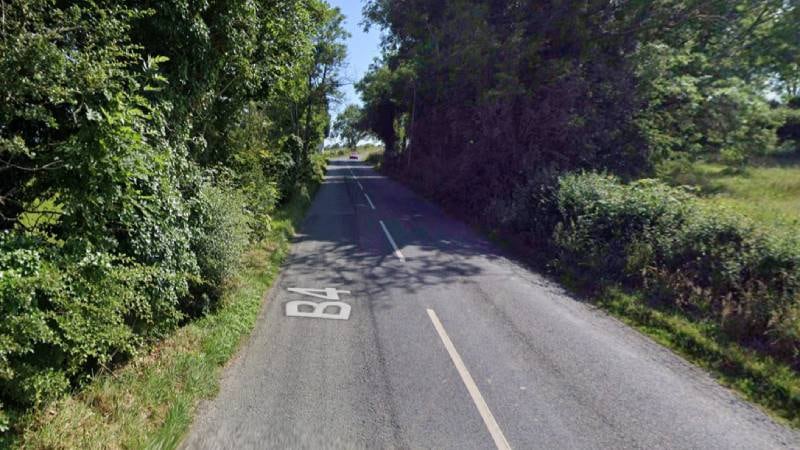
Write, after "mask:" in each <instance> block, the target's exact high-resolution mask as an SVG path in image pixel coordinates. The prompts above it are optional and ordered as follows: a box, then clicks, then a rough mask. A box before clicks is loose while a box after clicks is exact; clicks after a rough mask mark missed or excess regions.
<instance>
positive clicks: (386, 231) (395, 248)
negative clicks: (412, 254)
mask: <svg viewBox="0 0 800 450" xmlns="http://www.w3.org/2000/svg"><path fill="white" fill-rule="evenodd" d="M378 222H380V224H381V228H383V233H384V234H385V235H386V239H389V243H390V244H392V248H393V249H394V255H395V256H397V257H398V258H399V259H400V260H401V261H405V260H406V257H405V256H403V254H402V253H400V249H399V248H397V244H395V242H394V239H393V238H392V235H391V234H389V230H388V229H387V228H386V225H384V223H383V221H382V220H379V221H378Z"/></svg>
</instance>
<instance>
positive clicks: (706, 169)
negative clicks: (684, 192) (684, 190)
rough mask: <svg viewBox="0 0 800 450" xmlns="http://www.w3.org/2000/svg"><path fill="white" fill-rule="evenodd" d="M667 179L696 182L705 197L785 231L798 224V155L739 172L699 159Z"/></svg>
mask: <svg viewBox="0 0 800 450" xmlns="http://www.w3.org/2000/svg"><path fill="white" fill-rule="evenodd" d="M670 181H671V182H672V183H673V184H686V185H691V186H696V187H698V188H699V189H700V194H701V195H702V197H703V198H704V199H705V201H707V202H711V203H715V204H719V205H725V206H728V207H730V208H731V209H734V210H736V211H739V212H741V213H742V214H744V215H746V216H748V217H750V218H752V219H753V220H755V221H756V222H758V223H761V224H764V225H767V226H770V227H776V228H778V229H780V230H784V231H786V232H796V231H797V230H798V227H800V159H797V158H795V159H786V158H783V159H769V160H764V161H760V162H758V163H756V164H753V165H751V166H749V167H747V168H745V169H744V170H742V171H738V172H734V171H731V170H730V169H727V168H726V167H725V166H723V165H720V164H713V163H698V164H695V165H694V167H693V170H692V171H691V172H690V173H682V174H681V175H679V176H676V177H674V178H673V179H672V180H670Z"/></svg>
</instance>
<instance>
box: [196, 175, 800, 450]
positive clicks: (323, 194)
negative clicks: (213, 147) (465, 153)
mask: <svg viewBox="0 0 800 450" xmlns="http://www.w3.org/2000/svg"><path fill="white" fill-rule="evenodd" d="M290 289H291V290H290ZM326 289H328V290H326ZM309 302H310V303H309ZM325 302H328V305H327V306H324V309H323V307H322V306H317V305H320V304H322V303H325ZM348 307H349V311H348ZM287 312H288V315H287ZM348 314H349V315H348ZM309 316H315V317H309ZM183 447H184V448H191V449H194V448H198V449H201V448H203V449H205V448H209V449H211V448H214V449H216V448H231V449H233V448H236V449H239V448H374V447H379V448H454V449H455V448H458V449H468V448H509V447H511V448H519V449H521V448H541V449H558V448H568V449H583V448H587V449H588V448H598V449H601V448H602V449H608V448H615V449H621V448H646V449H653V448H670V449H672V448H698V449H734V448H740V449H767V448H800V439H799V438H798V434H796V433H795V432H793V431H790V430H787V429H786V428H784V427H782V426H780V425H778V424H776V423H774V422H773V421H772V420H771V419H769V418H768V417H767V416H766V415H765V414H763V413H762V412H761V411H760V410H758V409H757V408H755V407H754V406H751V405H749V404H747V403H745V402H743V401H741V400H739V399H738V397H737V396H736V395H734V394H733V393H731V392H730V391H729V390H727V389H725V388H722V387H720V386H719V385H718V384H717V383H716V382H715V381H713V379H712V378H711V377H710V376H708V375H707V374H705V373H704V372H702V371H701V370H699V369H697V368H695V367H693V366H691V365H690V364H688V363H686V362H685V361H683V360H682V359H680V358H679V357H677V356H675V355H674V354H673V353H671V352H670V351H668V350H666V349H664V348H662V347H661V346H659V345H658V344H656V343H654V342H653V341H651V340H649V339H648V338H646V337H644V336H642V335H641V334H639V333H638V332H636V331H634V330H632V329H630V328H628V327H626V326H625V325H623V324H621V323H620V322H618V321H617V320H615V319H613V318H610V317H608V316H607V315H606V314H604V313H603V312H602V311H598V310H596V309H595V308H592V307H591V306H590V305H587V304H585V303H582V302H580V301H578V300H575V299H574V298H572V297H570V295H569V294H568V293H566V292H564V291H563V290H562V289H560V288H559V287H558V286H557V285H555V284H554V283H552V282H550V281H548V280H547V279H545V278H544V277H542V276H540V275H537V274H536V273H533V272H531V271H529V270H527V269H525V268H524V267H523V266H521V265H519V264H517V263H515V262H513V261H512V260H510V259H508V258H507V257H506V256H504V254H503V252H501V251H500V250H499V249H497V248H496V247H495V246H493V245H492V244H490V243H489V242H487V241H486V240H484V239H482V238H481V237H480V236H479V235H477V234H476V233H474V232H473V231H471V230H470V229H469V227H467V226H466V225H465V224H463V223H461V222H459V221H457V220H454V219H452V218H449V217H448V216H447V215H446V214H444V213H443V212H442V211H441V210H440V209H438V208H437V207H436V206H434V205H433V204H431V203H429V202H427V201H425V200H423V199H422V198H420V197H419V196H417V195H415V194H414V193H413V192H411V191H410V190H409V189H407V188H405V187H404V186H402V185H401V184H399V183H397V182H394V181H392V180H390V179H387V178H385V177H382V176H380V175H378V174H377V173H376V172H374V171H373V170H372V169H371V168H370V167H369V166H367V165H366V164H364V163H363V162H350V161H347V160H335V161H332V162H331V165H330V166H329V170H328V175H327V177H326V181H325V183H324V184H323V186H322V187H321V188H320V190H319V192H318V193H317V195H316V197H315V199H314V202H313V204H312V205H311V208H310V210H309V212H308V215H307V217H306V219H305V222H304V224H303V226H302V227H301V233H300V234H299V235H298V236H297V238H296V242H295V243H294V244H293V246H292V253H291V255H290V257H289V261H288V262H287V264H286V266H285V268H284V270H283V273H282V275H281V276H280V277H279V279H278V280H277V282H276V285H275V287H273V289H272V291H271V292H270V294H269V296H268V299H267V302H266V306H265V308H264V310H263V311H262V314H261V316H260V318H259V321H258V324H257V326H256V329H255V330H254V332H253V335H252V336H251V339H250V340H249V342H248V343H247V344H246V345H245V346H244V348H243V349H242V350H241V351H240V353H239V355H238V356H237V358H236V359H235V360H234V361H233V362H232V364H231V365H230V366H229V367H228V368H227V369H226V372H225V375H224V377H223V379H222V385H221V390H220V393H219V395H218V397H217V398H216V399H214V400H213V401H209V402H206V403H205V404H203V405H201V408H200V413H199V415H198V417H197V419H196V420H195V423H194V424H193V425H192V427H191V430H190V432H189V434H188V436H187V438H186V439H185V441H184V443H183Z"/></svg>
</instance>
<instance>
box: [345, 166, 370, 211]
mask: <svg viewBox="0 0 800 450" xmlns="http://www.w3.org/2000/svg"><path fill="white" fill-rule="evenodd" d="M348 170H350V176H351V177H353V180H355V181H356V184H358V187H359V188H360V189H361V190H362V191H363V190H364V186H362V185H361V182H360V181H358V180H356V174H355V173H353V169H348ZM372 209H375V208H372Z"/></svg>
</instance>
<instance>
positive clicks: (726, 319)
mask: <svg viewBox="0 0 800 450" xmlns="http://www.w3.org/2000/svg"><path fill="white" fill-rule="evenodd" d="M556 196H557V197H556V199H557V200H556V201H557V204H558V211H559V221H558V224H557V225H556V226H555V228H554V232H553V240H552V244H553V246H554V252H555V254H556V255H557V264H558V266H559V267H560V268H561V269H562V270H564V271H567V272H569V273H572V274H573V275H577V276H579V277H581V278H583V279H587V280H588V279H591V280H593V281H596V280H598V279H599V280H606V281H613V282H622V283H625V284H627V285H631V286H637V287H644V288H646V289H647V291H648V292H649V293H650V294H651V297H652V298H653V299H661V300H664V301H668V302H674V303H673V304H674V306H677V307H679V308H682V309H684V310H685V311H687V312H690V313H692V314H697V315H698V316H700V317H703V318H710V319H713V320H715V321H717V322H718V323H719V324H720V325H721V326H722V329H723V330H724V331H725V332H726V333H727V334H728V335H729V336H730V337H732V338H735V339H739V340H743V341H746V342H749V343H753V342H754V341H758V342H759V343H760V344H762V345H765V346H769V347H771V349H772V350H773V351H774V352H776V353H779V354H781V355H784V356H788V357H791V358H796V357H797V356H798V351H800V339H798V337H800V333H799V332H798V330H800V320H798V319H800V317H799V315H798V311H800V244H799V243H798V242H797V240H796V239H793V238H789V237H786V236H782V235H778V234H776V233H775V232H772V231H770V230H765V229H761V228H758V227H757V226H756V225H755V224H754V223H752V222H751V221H749V220H747V219H746V218H744V217H742V216H740V215H738V214H735V213H733V212H731V211H728V210H725V209H723V208H720V207H709V206H704V205H702V204H700V203H699V202H697V201H696V200H695V198H694V197H693V196H692V195H691V194H689V193H688V192H686V191H684V190H682V189H679V188H672V187H669V186H667V185H665V184H663V183H660V182H657V181H654V180H640V181H637V182H634V183H630V184H622V183H620V182H619V181H618V180H616V179H615V178H613V177H609V176H605V175H599V174H591V173H590V174H570V175H566V176H563V177H562V178H561V179H560V182H559V188H558V191H557V194H556Z"/></svg>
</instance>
